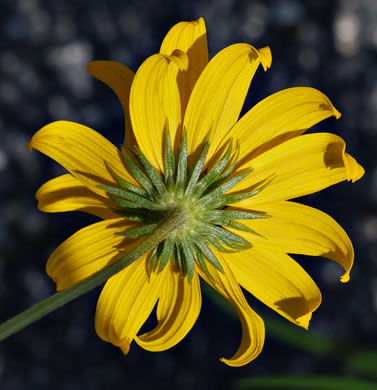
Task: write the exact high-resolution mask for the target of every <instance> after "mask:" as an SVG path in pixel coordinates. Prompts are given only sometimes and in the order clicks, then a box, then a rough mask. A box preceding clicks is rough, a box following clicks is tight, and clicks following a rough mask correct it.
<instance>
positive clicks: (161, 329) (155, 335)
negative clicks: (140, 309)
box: [135, 262, 202, 352]
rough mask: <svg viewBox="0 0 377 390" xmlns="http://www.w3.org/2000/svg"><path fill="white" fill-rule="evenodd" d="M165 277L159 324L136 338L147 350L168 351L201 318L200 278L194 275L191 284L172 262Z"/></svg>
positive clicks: (158, 308) (160, 301)
mask: <svg viewBox="0 0 377 390" xmlns="http://www.w3.org/2000/svg"><path fill="white" fill-rule="evenodd" d="M168 267H170V270H169V271H168V273H167V275H166V279H165V282H164V285H163V286H162V287H161V295H160V297H159V302H158V306H157V319H158V325H157V327H156V328H155V329H153V330H151V331H150V332H148V333H144V334H142V335H141V336H138V337H136V338H135V341H136V342H137V343H138V344H139V345H140V347H142V348H144V349H147V350H148V351H153V352H156V351H165V350H166V349H169V348H171V347H173V346H174V345H176V344H177V343H179V342H180V341H181V340H182V339H183V338H184V337H185V336H186V334H187V333H188V332H189V331H190V330H191V328H192V327H193V325H194V324H195V322H196V319H197V318H198V315H199V312H200V307H201V303H202V296H201V293H200V282H199V277H198V275H197V274H196V273H195V275H194V278H193V280H192V282H191V284H190V283H189V282H188V279H187V278H184V277H182V275H181V272H179V271H177V270H174V266H173V265H172V262H170V264H169V265H168Z"/></svg>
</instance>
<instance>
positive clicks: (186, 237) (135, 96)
mask: <svg viewBox="0 0 377 390" xmlns="http://www.w3.org/2000/svg"><path fill="white" fill-rule="evenodd" d="M259 65H262V66H263V68H264V70H267V69H268V68H269V67H270V65H271V53H270V50H269V48H267V47H266V48H263V49H260V50H257V49H255V48H253V47H252V46H250V45H247V44H235V45H231V46H229V47H226V48H225V49H223V50H222V51H220V52H219V53H218V54H217V55H216V56H215V57H214V58H213V59H211V61H209V62H208V49H207V39H206V29H205V25H204V21H203V19H199V20H198V21H195V22H181V23H178V24H177V25H175V26H174V27H173V28H172V29H171V30H170V31H169V33H168V34H167V36H166V37H165V39H164V41H163V43H162V45H161V49H160V53H159V54H155V55H153V56H151V57H149V58H147V59H146V60H145V62H144V63H143V64H142V65H141V66H140V68H139V69H138V71H137V73H136V74H134V73H133V72H132V71H131V70H130V69H128V68H127V67H125V66H124V65H121V64H119V63H116V62H111V61H95V62H92V63H91V64H89V66H88V71H89V73H90V74H92V75H93V76H94V77H96V78H97V79H99V80H101V81H103V82H105V83H106V84H107V85H109V86H110V87H111V88H112V89H113V90H114V92H115V93H116V94H117V96H118V98H119V99H120V101H121V103H122V106H123V109H124V113H125V122H126V135H125V138H124V145H123V146H122V147H121V148H120V149H117V148H116V147H115V146H114V145H112V144H111V143H110V142H109V141H107V140H106V139H105V138H104V137H102V136H101V135H100V134H99V133H97V132H96V131H94V130H92V129H89V128H88V127H85V126H83V125H79V124H76V123H71V122H62V121H60V122H55V123H52V124H49V125H47V126H45V127H44V128H42V129H41V130H39V131H38V132H37V133H36V134H35V135H34V137H33V138H32V140H31V142H30V144H29V146H30V148H35V149H37V150H39V151H41V152H42V153H44V154H46V155H48V156H50V157H51V158H53V159H55V160H56V161H57V162H59V163H60V164H61V165H63V166H64V167H65V168H66V169H67V170H68V172H69V173H68V174H66V175H63V176H60V177H58V178H55V179H52V180H50V181H49V182H47V183H45V184H44V185H43V186H42V187H41V188H40V189H39V190H38V192H37V198H38V201H39V208H40V209H41V210H42V211H46V212H65V211H73V210H75V211H85V212H89V213H91V214H94V215H97V216H99V217H100V218H102V219H103V220H102V221H101V222H97V223H94V224H92V225H90V226H87V227H85V228H83V229H81V230H79V231H78V232H77V233H75V234H74V235H73V236H71V237H70V238H68V239H67V240H66V241H65V242H63V243H62V244H61V245H60V246H59V247H58V248H57V249H56V250H55V251H54V252H53V253H52V255H51V256H50V258H49V260H48V263H47V272H48V274H49V275H50V276H51V277H52V278H53V279H54V281H56V283H57V288H58V290H62V289H66V288H68V287H70V286H72V285H74V284H75V283H78V282H79V281H81V280H83V279H85V278H87V277H88V276H90V275H92V274H93V273H95V272H97V271H99V270H101V269H103V268H104V267H105V266H106V265H108V264H110V263H112V262H114V261H115V260H116V259H117V258H119V256H122V254H123V253H125V252H127V251H128V250H130V248H132V247H133V246H135V245H137V243H138V242H140V241H142V240H147V239H148V237H149V235H150V234H153V232H154V231H155V230H156V229H158V227H159V226H161V224H163V223H164V221H165V220H166V219H168V218H169V215H170V214H171V213H172V212H174V211H176V210H179V212H180V213H181V214H182V215H183V216H184V218H183V220H182V224H181V226H179V228H177V229H176V230H174V232H173V233H172V234H170V235H168V236H167V237H166V238H165V239H164V240H162V241H161V242H160V243H159V244H158V245H156V247H155V248H154V249H153V250H151V251H149V252H148V253H146V254H145V255H143V256H142V257H141V258H139V259H137V260H136V261H133V262H132V263H130V264H129V265H128V266H127V267H126V268H125V269H124V270H123V271H121V272H119V273H118V274H116V275H114V276H113V277H111V278H110V279H109V280H108V281H107V283H106V285H105V287H104V289H103V290H102V293H101V296H100V298H99V301H98V305H97V313H96V330H97V333H98V334H99V336H100V337H101V338H102V339H104V340H105V341H108V342H111V343H112V344H114V345H117V346H119V347H120V348H121V349H122V350H123V352H124V353H128V350H129V347H130V344H131V342H132V341H133V340H135V341H136V342H137V343H138V344H139V345H140V346H142V347H143V348H145V349H147V350H151V351H162V350H165V349H168V348H170V347H172V346H173V345H175V344H177V343H178V342H179V341H180V340H181V339H182V338H183V337H185V335H186V334H187V333H188V332H189V331H190V329H191V328H192V326H193V325H194V323H195V322H196V319H197V317H198V315H199V311H200V308H201V289H200V282H199V277H200V278H202V279H203V280H204V281H205V282H206V283H208V284H209V285H211V286H212V287H213V288H214V289H216V290H217V291H218V292H219V293H220V294H222V295H223V296H224V297H225V298H226V299H227V300H228V301H229V302H230V303H231V304H232V305H233V307H234V308H235V309H236V311H237V313H238V314H239V317H240V320H241V324H242V341H241V345H240V347H239V349H238V351H237V352H236V354H235V355H234V356H233V357H232V358H230V359H222V360H223V361H224V362H225V363H226V364H228V365H231V366H241V365H244V364H247V363H248V362H250V361H251V360H253V359H254V358H255V357H256V356H257V355H258V354H259V353H260V351H261V350H262V347H263V342H264V325H263V320H262V319H261V318H260V317H259V316H258V315H257V314H256V313H255V312H254V311H253V310H252V309H251V307H250V306H249V304H248V303H247V301H246V299H245V297H244V294H243V292H242V290H241V288H240V286H242V287H243V288H244V289H245V290H247V291H248V292H250V293H251V294H253V295H254V296H255V297H256V298H258V299H259V300H260V301H262V302H263V303H265V304H266V305H267V306H269V307H270V308H272V309H273V310H275V311H276V312H277V313H279V314H280V315H282V316H283V317H285V318H286V319H288V320H289V321H291V322H293V323H294V324H296V325H298V326H301V327H304V328H307V327H308V324H309V320H310V318H311V315H312V312H313V311H314V310H315V309H316V308H317V307H318V306H319V304H320V301H321V294H320V291H319V289H318V287H317V286H316V284H315V283H314V282H313V280H312V279H311V278H310V276H309V275H308V274H307V273H306V272H305V271H304V269H303V268H302V267H301V266H300V265H299V264H298V263H297V262H296V261H294V259H293V258H292V257H291V254H304V255H309V256H323V257H326V258H328V259H330V260H332V261H335V262H337V263H338V264H340V265H341V266H342V267H343V269H344V271H345V272H344V274H343V276H342V278H341V280H342V281H344V282H345V281H347V280H348V279H349V272H350V270H351V268H352V264H353V256H354V254H353V248H352V244H351V241H350V239H349V237H348V236H347V234H346V233H345V231H344V230H343V229H342V227H341V226H340V225H339V224H338V223H337V222H335V221H334V220H333V219H332V218H331V217H330V216H329V215H327V214H325V213H322V212H321V211H319V210H317V209H314V208H311V207H308V206H305V205H303V204H300V203H296V202H293V201H291V200H290V199H294V198H297V197H301V196H305V195H308V194H311V193H314V192H317V191H320V190H322V189H324V188H326V187H328V186H331V185H334V184H336V183H339V182H341V181H344V180H351V181H353V182H354V181H356V180H358V179H359V178H360V177H361V176H362V175H363V173H364V170H363V168H362V167H361V166H360V165H359V164H358V163H357V162H356V160H355V159H354V158H353V157H352V156H350V155H349V154H348V153H346V152H345V143H344V141H343V140H342V139H341V138H340V137H338V136H336V135H334V134H331V133H317V134H315V133H313V134H304V133H305V131H306V130H307V129H308V128H310V127H312V126H313V125H315V124H316V123H318V122H320V121H322V120H324V119H326V118H328V117H330V116H335V117H336V118H339V117H340V114H339V112H338V111H337V110H336V109H335V108H334V106H333V105H332V103H331V102H330V101H329V99H328V98H327V97H326V96H325V95H324V94H322V93H321V92H319V91H318V90H316V89H313V88H308V87H295V88H289V89H286V90H283V91H280V92H277V93H275V94H273V95H271V96H269V97H267V98H265V99H264V100H262V101H261V102H259V103H258V104H257V105H256V106H254V107H253V108H251V109H250V110H249V111H248V112H247V113H246V114H245V115H244V116H242V117H241V118H239V116H240V112H241V109H242V106H243V103H244V100H245V97H246V94H247V92H248V89H249V85H250V83H251V80H252V78H253V75H254V73H255V72H256V70H257V68H258V67H259ZM156 304H157V319H158V325H157V327H156V328H155V329H153V330H151V331H149V332H147V333H144V334H142V335H138V333H139V330H140V328H141V326H142V325H143V323H144V322H145V321H146V319H147V318H148V317H149V315H150V313H151V312H152V310H153V308H154V306H155V305H156Z"/></svg>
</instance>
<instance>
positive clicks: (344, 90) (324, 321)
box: [0, 0, 377, 390]
mask: <svg viewBox="0 0 377 390" xmlns="http://www.w3.org/2000/svg"><path fill="white" fill-rule="evenodd" d="M199 16H203V17H204V18H205V21H206V24H207V32H208V41H209V51H210V56H211V57H212V56H213V55H214V54H215V53H216V52H217V51H219V50H221V49H222V48H223V47H225V46H227V45H229V44H232V43H236V42H247V43H251V44H253V45H254V46H256V47H262V46H265V45H269V46H270V47H271V50H272V55H273V63H272V68H271V69H270V70H269V71H268V72H267V73H264V72H263V71H262V70H259V71H258V72H257V74H256V76H255V78H254V80H253V82H252V86H251V89H250V94H249V96H248V99H247V101H246V104H245V110H246V109H248V108H250V107H251V106H252V105H253V104H255V103H256V102H258V101H259V100H260V99H262V98H263V97H266V96H268V95H269V94H271V93H273V92H276V91H278V90H281V89H283V88H287V87H293V86H312V87H315V88H318V89H320V90H321V91H323V92H324V93H325V94H327V95H328V96H329V98H330V99H331V100H332V102H333V103H334V105H335V107H336V108H337V109H338V110H339V111H340V112H342V114H343V116H342V117H341V119H340V120H338V121H335V120H332V119H329V120H327V121H325V123H323V124H321V125H319V126H316V128H315V130H325V131H330V132H334V133H336V134H338V135H340V136H342V137H343V138H344V139H345V140H346V142H347V148H348V151H349V152H351V153H352V154H353V155H354V156H356V157H357V158H358V160H359V161H360V163H361V164H362V165H363V166H364V167H365V169H366V172H367V173H366V175H365V177H364V178H363V179H362V180H361V181H360V182H357V183H356V184H353V185H352V184H350V183H341V184H339V185H337V186H335V187H333V188H330V189H327V190H325V191H323V192H321V193H319V194H315V195H312V196H309V197H306V198H305V199H303V200H302V201H303V202H304V203H306V204H310V205H313V206H315V207H318V208H320V209H322V210H323V211H325V212H328V213H329V214H331V215H332V216H333V217H335V218H336V219H337V220H338V221H339V222H340V223H341V224H342V226H344V228H345V229H346V230H347V231H348V233H349V235H350V237H351V239H352V241H353V243H354V246H355V253H356V256H355V267H354V269H353V271H352V274H351V282H350V283H348V284H346V285H343V284H341V283H339V282H338V280H339V275H340V274H341V271H340V269H339V267H337V266H336V265H334V264H332V263H330V262H329V261H327V260H323V259H320V258H297V259H298V260H299V261H300V262H301V264H302V265H303V266H304V267H305V268H306V269H307V270H308V271H309V272H310V274H311V275H312V276H313V278H314V280H315V281H316V282H317V283H318V285H319V286H320V288H321V290H322V292H323V304H322V305H321V307H320V309H319V310H318V311H317V312H316V313H315V314H314V318H313V320H312V322H311V329H313V330H316V331H318V332H321V333H322V334H325V335H327V336H330V337H333V338H336V339H344V340H348V341H352V342H354V343H356V344H358V345H359V346H360V347H363V346H376V337H377V331H376V329H377V272H376V268H377V213H376V210H377V203H376V201H377V170H376V157H375V155H376V152H377V147H376V146H377V138H376V135H377V127H376V117H377V115H376V114H377V77H376V75H377V66H376V65H377V2H375V1H373V0H370V1H362V0H354V1H346V0H339V1H331V2H330V1H326V0H324V1H316V0H313V1H295V0H277V1H252V0H250V1H246V0H244V1H231V0H220V1H204V0H201V1H196V2H191V1H188V0H182V1H179V2H178V1H172V0H167V1H165V2H160V1H157V0H145V1H127V0H122V1H117V0H109V1H106V2H105V1H100V0H92V1H73V0H70V1H47V0H46V1H42V0H39V1H38V0H2V1H1V3H0V33H1V39H0V110H1V111H0V136H1V142H0V200H1V201H0V321H4V320H6V319H8V318H9V317H10V316H12V315H15V314H17V313H18V312H20V311H21V310H24V309H25V308H27V307H29V306H30V305H31V304H33V303H35V302H37V301H39V300H40V299H42V298H44V297H46V296H48V295H49V294H51V293H53V292H54V284H53V283H52V281H51V280H50V279H49V278H48V277H47V276H46V274H45V270H44V267H45V263H46V260H47V258H48V256H49V254H50V253H51V252H52V250H53V249H54V248H55V247H57V246H58V245H59V243H61V242H62V241H63V240H64V239H66V238H67V237H69V236H70V235H71V234H72V233H74V232H75V231H76V230H77V229H79V228H81V227H83V226H85V225H86V224H88V223H91V222H94V221H95V219H94V217H92V216H87V215H82V214H78V213H67V214H54V215H52V214H43V213H41V212H39V211H38V209H37V207H36V206H37V205H36V201H35V198H34V193H35V191H36V190H37V189H38V187H39V186H40V185H42V184H43V183H44V182H45V181H47V180H48V179H50V178H52V177H55V176H57V175H59V174H61V173H63V172H64V171H63V169H62V168H61V167H60V166H58V164H56V163H55V162H53V161H52V160H49V159H48V158H46V157H45V156H42V155H40V154H38V152H33V153H30V152H29V151H28V150H27V149H26V148H25V147H24V145H25V144H26V143H27V142H28V141H29V140H30V138H31V136H32V135H33V134H34V133H35V132H36V131H37V130H38V129H39V128H41V127H42V126H43V125H45V124H46V123H48V122H51V121H55V120H59V119H65V120H71V121H76V122H79V123H82V124H85V125H87V126H89V127H92V128H94V129H96V130H98V131H99V132H101V133H102V134H103V135H104V136H106V137H107V138H109V139H110V140H111V141H112V142H114V143H115V144H116V145H119V144H120V143H121V142H122V140H123V126H124V125H123V113H122V110H121V106H120V104H119V102H118V101H117V99H116V97H115V95H114V94H113V93H112V91H111V90H110V89H108V88H107V87H106V86H104V85H102V84H101V83H100V82H98V81H96V80H94V79H91V78H90V76H89V75H87V74H86V71H85V69H86V65H87V63H88V62H89V61H91V60H94V59H106V60H117V61H120V62H123V63H125V64H126V65H128V66H129V67H130V68H131V69H133V70H136V69H137V68H138V66H139V65H140V64H141V62H142V61H143V60H144V59H145V58H146V57H147V56H149V55H151V54H153V53H155V52H158V50H159V46H160V44H161V41H162V39H163V37H164V35H165V34H166V33H167V31H168V30H169V28H170V27H171V26H172V25H174V24H175V23H177V22H179V21H181V20H192V19H197V18H198V17H199ZM99 291H100V290H99V289H97V290H96V291H93V292H91V293H89V294H87V295H86V296H84V297H81V298H79V299H78V300H76V301H75V302H73V303H70V304H68V305H66V306H65V307H64V308H61V309H59V310H58V311H56V312H55V313H53V314H51V315H49V316H48V317H46V318H44V319H43V320H41V321H39V322H38V323H36V324H34V325H32V326H30V327H29V328H27V329H25V330H23V331H22V332H20V333H18V334H17V335H14V336H12V337H11V338H10V339H8V340H6V341H5V342H2V343H1V344H0V388H1V389H2V390H21V389H25V390H26V389H27V390H29V389H40V390H41V389H52V388H53V389H56V390H76V389H84V388H85V389H91V390H96V389H113V388H114V389H115V388H116V389H125V388H127V389H143V388H154V389H160V388H161V389H165V388H176V389H204V388H206V389H212V388H216V389H229V388H231V384H232V382H233V381H234V380H235V379H237V378H241V377H245V376H256V375H277V374H283V373H285V374H287V373H289V374H295V373H301V374H338V375H345V374H347V368H346V367H344V366H342V365H339V364H337V363H336V362H333V363H331V361H330V363H329V361H327V360H323V359H320V358H318V357H315V356H312V355H310V354H308V353H306V352H303V351H300V350H296V349H293V348H291V347H289V346H287V345H286V344H285V343H283V342H281V341H279V340H276V339H274V338H272V337H271V335H269V334H268V333H267V335H266V346H265V349H264V351H263V352H262V354H261V355H260V356H259V358H258V359H257V360H255V361H254V362H252V363H251V364H249V365H248V366H246V367H242V368H239V369H236V368H230V367H227V366H225V365H224V364H222V363H220V362H219V360H218V359H219V358H220V357H221V356H227V357H229V356H231V355H232V354H233V353H234V352H235V351H236V349H237V348H238V346H239V342H240V337H241V335H240V326H239V323H237V322H236V321H235V320H234V319H233V318H231V317H230V316H227V315H225V314H224V313H223V312H222V311H221V310H219V309H218V308H217V307H216V306H214V305H213V303H212V302H211V301H209V300H208V299H206V298H204V302H203V307H202V312H201V315H200V317H199V320H198V322H197V324H196V325H195V326H194V328H193V330H192V331H191V333H190V334H189V335H188V336H187V337H186V338H185V339H184V341H182V342H181V343H180V344H179V345H177V346H176V347H174V348H173V349H171V350H169V351H167V352H163V353H157V354H155V353H149V352H147V351H144V350H142V349H140V348H139V347H138V346H137V345H136V344H135V345H134V344H133V345H132V347H131V351H130V353H129V355H128V356H127V357H124V356H123V355H122V353H121V351H120V350H118V349H117V348H115V347H113V346H111V345H110V344H107V343H104V342H102V341H101V340H100V339H99V338H98V337H97V336H96V334H95V331H94V313H95V306H96V301H97V297H98V294H99ZM250 302H251V304H252V305H253V307H254V308H256V310H257V311H258V312H259V313H260V314H261V315H262V316H263V315H268V316H275V318H277V315H275V314H274V313H272V312H271V311H270V310H269V309H267V308H265V307H264V306H263V305H262V304H260V303H257V302H255V301H254V300H253V299H252V298H250ZM292 326H294V325H292ZM341 347H342V346H341V344H340V345H339V348H340V349H341Z"/></svg>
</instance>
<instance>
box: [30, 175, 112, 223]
mask: <svg viewBox="0 0 377 390" xmlns="http://www.w3.org/2000/svg"><path fill="white" fill-rule="evenodd" d="M35 196H36V198H37V200H38V208H39V210H41V211H44V212H45V213H61V212H66V211H84V212H86V213H90V214H93V215H96V216H97V217H100V218H102V219H109V218H118V216H117V214H115V213H114V212H113V211H111V210H110V208H111V207H114V204H113V203H112V202H111V201H110V200H109V199H108V198H105V197H103V196H100V195H98V194H96V193H95V192H92V191H90V190H89V189H88V188H87V187H86V186H84V185H83V184H82V183H81V182H80V181H79V180H77V179H75V178H74V177H73V176H72V175H71V174H69V173H68V174H66V175H62V176H58V177H56V178H54V179H52V180H49V181H48V182H46V183H44V184H43V185H42V186H41V187H40V188H39V190H38V191H37V193H36V195H35Z"/></svg>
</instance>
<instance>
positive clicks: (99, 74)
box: [87, 61, 135, 147]
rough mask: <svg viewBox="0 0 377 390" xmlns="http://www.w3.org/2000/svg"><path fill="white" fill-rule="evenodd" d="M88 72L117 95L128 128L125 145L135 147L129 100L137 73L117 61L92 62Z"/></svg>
mask: <svg viewBox="0 0 377 390" xmlns="http://www.w3.org/2000/svg"><path fill="white" fill-rule="evenodd" d="M87 71H88V73H89V74H90V75H92V76H93V77H95V78H96V79H98V80H100V81H102V82H103V83H105V84H106V85H107V86H108V87H110V88H111V89H112V90H113V91H114V92H115V94H116V95H117V97H118V99H119V100H120V103H121V105H122V108H123V112H124V120H125V128H126V131H125V138H124V143H125V145H127V146H129V147H130V146H132V145H134V144H135V137H134V134H133V131H132V128H131V120H130V110H129V100H130V91H131V84H132V81H133V78H134V76H135V73H134V72H133V71H132V70H131V69H129V68H128V67H127V66H125V65H123V64H121V63H119V62H116V61H93V62H90V63H89V65H88V68H87Z"/></svg>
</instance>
